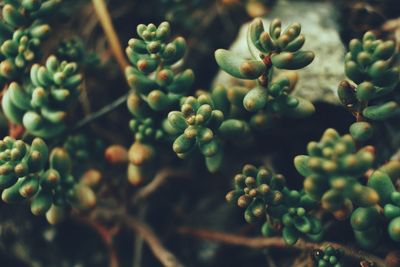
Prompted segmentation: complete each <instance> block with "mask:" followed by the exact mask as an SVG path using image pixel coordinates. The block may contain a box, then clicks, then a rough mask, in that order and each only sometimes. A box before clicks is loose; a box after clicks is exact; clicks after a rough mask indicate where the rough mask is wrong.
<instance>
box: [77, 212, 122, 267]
mask: <svg viewBox="0 0 400 267" xmlns="http://www.w3.org/2000/svg"><path fill="white" fill-rule="evenodd" d="M75 220H77V221H78V222H80V223H84V224H86V225H88V226H90V227H91V228H92V229H93V230H95V231H96V232H97V233H98V234H99V236H100V237H101V239H102V240H103V242H104V245H105V246H106V248H107V254H108V259H109V267H119V262H118V255H117V251H116V250H115V247H114V244H113V236H114V234H115V233H114V232H113V230H112V229H111V230H110V229H108V228H106V227H105V226H104V225H102V224H100V223H97V222H96V221H94V220H90V219H87V218H81V217H75Z"/></svg>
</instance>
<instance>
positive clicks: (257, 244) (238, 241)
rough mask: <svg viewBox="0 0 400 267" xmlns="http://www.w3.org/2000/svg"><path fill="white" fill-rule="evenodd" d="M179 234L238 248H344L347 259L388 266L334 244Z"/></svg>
mask: <svg viewBox="0 0 400 267" xmlns="http://www.w3.org/2000/svg"><path fill="white" fill-rule="evenodd" d="M178 232H179V233H180V234H183V235H189V236H194V237H198V238H201V239H205V240H210V241H215V242H219V243H225V244H230V245H238V246H246V247H250V248H256V249H260V248H272V247H273V248H282V249H290V248H293V249H299V250H314V249H320V248H321V247H322V246H323V245H330V246H332V247H333V248H335V249H337V248H342V249H343V250H344V254H345V255H346V256H347V257H350V258H353V259H356V260H360V261H363V260H366V261H370V262H373V263H374V264H375V265H374V266H376V267H385V266H386V264H385V262H384V260H383V259H381V258H379V257H377V256H374V255H372V254H369V253H367V252H364V251H361V250H356V249H353V248H351V247H348V246H345V245H341V244H338V243H333V242H324V243H311V242H307V241H304V240H298V241H297V243H296V244H295V245H293V246H290V245H287V244H286V243H285V241H284V240H283V238H281V237H268V238H265V237H254V238H250V237H245V236H241V235H235V234H229V233H222V232H217V231H210V230H202V229H193V228H189V227H180V228H179V229H178Z"/></svg>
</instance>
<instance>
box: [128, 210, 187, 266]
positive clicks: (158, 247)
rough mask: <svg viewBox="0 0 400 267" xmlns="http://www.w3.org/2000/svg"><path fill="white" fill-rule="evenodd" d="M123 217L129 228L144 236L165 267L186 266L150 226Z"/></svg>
mask: <svg viewBox="0 0 400 267" xmlns="http://www.w3.org/2000/svg"><path fill="white" fill-rule="evenodd" d="M121 219H122V220H123V222H124V223H125V224H126V225H127V226H128V227H129V228H131V229H132V230H133V231H134V232H136V233H137V234H138V235H140V236H141V237H143V239H144V241H145V242H146V243H147V245H148V246H149V247H150V249H151V251H152V252H153V254H154V256H155V257H156V258H157V259H158V260H159V261H160V262H161V264H162V265H163V266H164V267H184V265H183V264H182V263H181V262H180V261H179V260H178V259H177V258H176V257H175V256H174V255H173V254H172V253H171V252H170V251H168V250H167V249H166V248H165V247H164V246H163V244H162V243H161V241H160V240H159V239H158V237H157V236H156V235H155V233H154V232H153V230H151V229H150V227H148V226H147V225H145V224H144V223H143V222H141V221H139V220H138V219H136V218H133V217H128V216H123V217H122V218H121Z"/></svg>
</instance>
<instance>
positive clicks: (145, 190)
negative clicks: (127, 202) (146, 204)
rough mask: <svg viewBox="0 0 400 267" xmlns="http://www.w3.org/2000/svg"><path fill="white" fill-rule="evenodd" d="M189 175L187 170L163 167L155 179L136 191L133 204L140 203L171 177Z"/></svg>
mask: <svg viewBox="0 0 400 267" xmlns="http://www.w3.org/2000/svg"><path fill="white" fill-rule="evenodd" d="M186 176H189V174H188V172H187V171H183V170H174V169H170V168H165V169H161V170H160V171H159V172H157V174H156V175H155V176H154V178H153V180H151V182H150V183H149V184H147V185H146V186H144V187H142V188H141V189H140V190H139V191H137V192H136V193H135V196H134V198H133V199H132V203H133V204H137V203H139V202H140V201H141V200H143V199H145V198H147V197H148V196H150V195H151V194H152V193H154V192H155V191H156V190H157V189H158V188H159V187H160V186H162V185H163V184H164V183H165V182H166V181H167V179H168V178H169V177H186Z"/></svg>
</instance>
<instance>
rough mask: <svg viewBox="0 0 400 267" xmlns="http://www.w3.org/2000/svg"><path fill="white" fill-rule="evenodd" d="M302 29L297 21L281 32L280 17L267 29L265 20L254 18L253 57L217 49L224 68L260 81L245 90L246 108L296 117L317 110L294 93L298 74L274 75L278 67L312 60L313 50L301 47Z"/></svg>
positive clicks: (288, 67)
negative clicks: (264, 23)
mask: <svg viewBox="0 0 400 267" xmlns="http://www.w3.org/2000/svg"><path fill="white" fill-rule="evenodd" d="M300 32H301V26H300V24H298V23H293V24H291V25H290V26H288V27H287V28H286V29H285V31H283V32H282V30H281V22H280V21H279V20H278V19H275V20H273V21H272V23H271V25H270V28H269V31H265V30H264V25H263V22H262V20H261V19H255V20H254V21H253V22H252V23H251V24H250V26H249V29H248V38H247V41H248V48H249V51H250V52H251V54H252V56H253V59H245V58H242V57H241V56H239V55H237V54H235V53H233V52H230V51H227V50H224V49H218V50H217V51H216V52H215V59H216V61H217V63H218V65H219V66H220V67H221V69H223V70H224V71H226V72H227V73H229V74H230V75H232V76H234V77H236V78H239V79H246V80H257V84H256V85H255V86H254V87H253V88H252V89H251V90H249V91H248V90H247V92H246V93H245V96H244V98H243V107H244V108H245V110H247V111H249V112H251V113H259V114H266V115H264V116H268V114H277V115H284V116H295V117H303V116H308V115H310V114H311V113H313V112H314V106H313V105H312V104H311V102H309V101H307V100H305V99H302V98H299V97H295V96H293V95H291V92H292V91H293V90H294V87H295V85H296V82H297V74H296V73H294V72H283V73H282V74H280V75H277V76H276V77H273V72H274V69H275V68H277V69H286V70H296V69H301V68H304V67H305V66H307V65H308V64H310V63H311V62H312V61H313V59H314V53H313V52H311V51H303V50H301V48H302V46H303V44H304V42H305V38H304V36H303V35H301V34H300ZM242 90H243V89H242ZM243 91H246V89H244V90H243Z"/></svg>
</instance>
